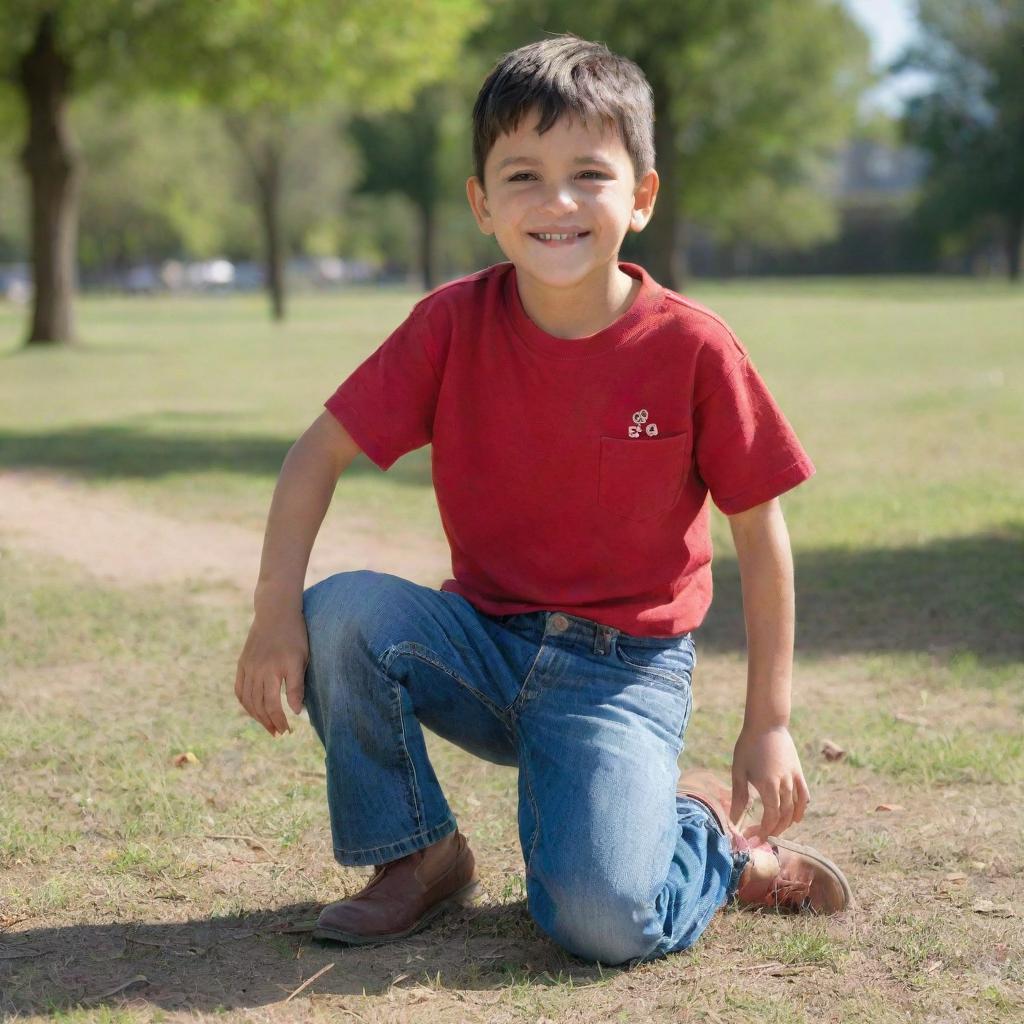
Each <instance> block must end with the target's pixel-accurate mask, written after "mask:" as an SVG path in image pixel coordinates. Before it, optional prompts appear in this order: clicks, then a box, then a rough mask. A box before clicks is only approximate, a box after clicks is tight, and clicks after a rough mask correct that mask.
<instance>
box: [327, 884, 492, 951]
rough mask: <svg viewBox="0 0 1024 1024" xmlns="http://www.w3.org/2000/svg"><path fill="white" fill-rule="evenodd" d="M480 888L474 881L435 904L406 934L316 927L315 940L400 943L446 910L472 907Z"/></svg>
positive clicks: (361, 943)
mask: <svg viewBox="0 0 1024 1024" xmlns="http://www.w3.org/2000/svg"><path fill="white" fill-rule="evenodd" d="M479 888H480V882H479V880H475V881H472V882H470V883H469V885H464V886H463V887H462V888H461V889H459V890H458V891H457V892H454V893H452V894H451V896H449V897H448V898H447V899H443V900H441V901H440V902H439V903H436V904H434V906H432V907H431V908H430V909H429V910H428V911H427V912H426V913H425V914H424V915H423V916H422V917H421V918H420V919H419V920H418V921H417V922H416V923H415V924H414V925H413V926H412V927H411V928H406V930H405V931H404V932H390V933H389V934H387V935H358V934H357V933H355V932H343V931H338V930H337V929H335V928H320V927H316V928H314V929H313V938H314V939H330V940H331V941H333V942H345V943H348V944H349V945H350V946H380V945H383V944H384V943H387V942H398V941H399V940H400V939H406V938H408V937H409V936H410V935H415V934H416V932H418V931H421V930H422V929H424V928H426V927H427V925H428V924H430V923H431V921H433V920H434V919H435V918H436V917H438V916H439V915H440V914H443V913H444V912H445V911H446V910H452V909H454V908H455V907H468V906H470V905H471V904H472V902H473V898H474V897H475V896H476V893H477V890H478V889H479Z"/></svg>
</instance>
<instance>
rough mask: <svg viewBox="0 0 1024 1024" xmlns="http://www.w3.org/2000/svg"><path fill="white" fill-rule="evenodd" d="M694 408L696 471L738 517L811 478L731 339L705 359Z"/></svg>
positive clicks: (793, 436) (772, 404) (769, 399)
mask: <svg viewBox="0 0 1024 1024" xmlns="http://www.w3.org/2000/svg"><path fill="white" fill-rule="evenodd" d="M703 364H704V365H703V375H702V376H703V379H699V380H698V381H697V387H696V389H695V401H696V403H697V404H696V406H695V408H694V447H695V458H696V462H697V471H698V473H699V474H700V476H701V478H702V479H703V480H704V482H705V483H706V484H707V487H708V490H709V492H710V493H711V498H712V500H713V501H714V503H715V504H716V505H717V506H718V508H720V509H721V510H722V512H724V513H725V514H726V515H730V516H731V515H736V514H737V513H739V512H745V511H746V510H747V509H750V508H753V507H754V506H755V505H760V504H762V503H763V502H766V501H770V500H771V499H772V498H776V497H778V496H779V495H780V494H783V493H784V492H785V491H788V490H790V489H791V488H793V487H796V485H797V484H799V483H802V482H803V481H804V480H806V479H808V478H809V477H811V476H813V475H814V464H813V463H812V462H811V460H810V458H809V456H808V455H807V453H806V452H805V451H804V449H803V447H802V445H801V444H800V441H799V440H798V439H797V436H796V433H795V432H794V430H793V428H792V427H791V426H790V425H789V422H788V421H787V420H786V418H785V416H783V414H782V410H781V409H780V408H779V407H778V405H777V404H776V403H775V400H774V399H773V398H772V396H771V394H770V392H769V391H768V387H767V385H766V384H765V383H764V381H763V380H762V379H761V377H760V375H759V374H758V372H757V370H755V369H754V366H753V364H752V363H751V362H750V358H749V356H748V354H747V352H746V350H745V349H744V348H743V346H742V345H740V344H739V342H738V341H736V340H735V338H733V339H732V341H731V345H730V346H728V347H725V348H721V349H719V350H718V351H714V352H712V353H710V354H709V355H708V356H707V357H706V358H705V359H704V360H703Z"/></svg>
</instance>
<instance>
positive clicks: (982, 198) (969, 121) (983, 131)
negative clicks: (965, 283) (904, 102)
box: [895, 0, 1024, 239]
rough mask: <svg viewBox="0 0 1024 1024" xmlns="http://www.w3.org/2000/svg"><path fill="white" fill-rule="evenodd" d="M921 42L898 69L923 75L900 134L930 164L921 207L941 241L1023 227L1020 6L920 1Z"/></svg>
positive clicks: (999, 1)
mask: <svg viewBox="0 0 1024 1024" xmlns="http://www.w3.org/2000/svg"><path fill="white" fill-rule="evenodd" d="M919 17H920V22H921V28H922V41H921V42H920V44H918V45H916V46H914V47H912V48H911V49H909V50H908V51H907V52H906V53H905V54H904V55H903V57H902V58H901V59H900V60H899V61H898V62H897V64H896V65H895V68H896V69H897V70H900V69H910V68H913V69H916V70H919V71H926V72H928V73H930V74H931V75H932V76H933V81H934V86H933V88H932V90H931V92H929V93H927V94H926V95H922V96H918V97H915V98H913V99H912V100H911V101H910V103H909V104H908V107H907V112H906V115H905V118H904V129H905V134H906V137H907V139H908V140H909V141H911V142H913V143H914V144H916V145H918V146H920V147H922V148H923V149H925V150H927V151H928V152H929V153H930V154H931V155H932V157H933V160H932V166H931V172H930V175H929V178H928V181H927V184H926V188H925V191H924V194H923V197H922V204H921V207H920V211H919V212H920V215H921V219H922V221H924V222H925V223H927V224H930V225H931V226H932V228H933V230H934V231H935V232H936V233H938V234H939V235H940V236H946V237H953V238H956V237H957V236H959V237H960V238H961V239H962V238H963V237H966V236H968V235H969V233H970V231H971V229H972V228H975V227H977V226H978V224H979V222H982V221H984V220H985V219H986V218H987V217H991V216H995V217H1006V218H1009V219H1014V218H1016V219H1017V220H1018V222H1019V220H1020V218H1024V60H1022V58H1021V54H1022V50H1024V6H1022V5H1021V4H1020V3H1016V2H1013V0H941V2H937V0H920V3H919Z"/></svg>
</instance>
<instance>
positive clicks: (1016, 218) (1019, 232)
mask: <svg viewBox="0 0 1024 1024" xmlns="http://www.w3.org/2000/svg"><path fill="white" fill-rule="evenodd" d="M1022 243H1024V211H1020V212H1017V213H1011V214H1010V217H1009V219H1008V221H1007V225H1006V268H1007V274H1008V275H1009V278H1010V280H1011V281H1019V280H1020V247H1021V244H1022Z"/></svg>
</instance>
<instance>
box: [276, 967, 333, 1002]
mask: <svg viewBox="0 0 1024 1024" xmlns="http://www.w3.org/2000/svg"><path fill="white" fill-rule="evenodd" d="M333 966H334V964H328V965H327V966H326V967H321V968H320V970H319V971H317V972H316V974H314V975H313V977H312V978H307V979H306V980H305V981H304V982H303V983H302V984H301V985H300V986H299V987H298V988H297V989H296V990H295V991H294V992H293V993H292V994H291V995H290V996H288V998H287V999H286V1000H285V1002H286V1003H290V1002H291V1001H292V1000H293V999H294V998H295V997H296V996H297V995H298V994H299V993H300V992H301V991H302V990H303V989H306V988H309V986H310V985H312V984H313V982H314V981H316V979H317V978H319V977H320V975H321V974H326V973H327V972H328V971H329V970H330V969H331V968H332V967H333Z"/></svg>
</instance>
